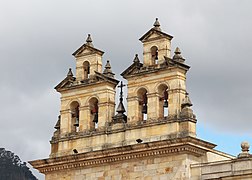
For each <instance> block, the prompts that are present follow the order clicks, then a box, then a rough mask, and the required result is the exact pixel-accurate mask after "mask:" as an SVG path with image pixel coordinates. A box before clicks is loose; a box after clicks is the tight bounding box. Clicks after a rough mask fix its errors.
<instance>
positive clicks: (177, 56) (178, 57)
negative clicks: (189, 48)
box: [173, 47, 185, 63]
mask: <svg viewBox="0 0 252 180" xmlns="http://www.w3.org/2000/svg"><path fill="white" fill-rule="evenodd" d="M173 60H175V61H179V62H182V63H183V62H184V61H185V59H184V58H183V57H182V55H181V51H180V49H179V48H178V47H176V49H175V51H174V56H173Z"/></svg>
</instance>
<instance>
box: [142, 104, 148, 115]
mask: <svg viewBox="0 0 252 180" xmlns="http://www.w3.org/2000/svg"><path fill="white" fill-rule="evenodd" d="M142 113H143V114H147V105H146V104H143V109H142Z"/></svg>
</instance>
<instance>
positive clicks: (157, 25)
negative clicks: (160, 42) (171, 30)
mask: <svg viewBox="0 0 252 180" xmlns="http://www.w3.org/2000/svg"><path fill="white" fill-rule="evenodd" d="M153 26H154V27H153V28H151V29H150V30H149V31H148V32H146V33H145V34H144V35H143V36H142V37H141V38H140V39H139V40H140V41H142V42H144V41H145V40H147V39H148V38H149V37H150V36H151V35H152V34H154V33H155V34H157V35H159V36H160V37H165V38H168V39H170V40H171V39H172V38H173V36H171V35H169V34H166V33H164V32H162V30H161V28H160V23H159V21H158V18H156V20H155V22H154V24H153Z"/></svg>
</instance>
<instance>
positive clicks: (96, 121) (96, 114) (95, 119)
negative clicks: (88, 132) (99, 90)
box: [93, 113, 98, 123]
mask: <svg viewBox="0 0 252 180" xmlns="http://www.w3.org/2000/svg"><path fill="white" fill-rule="evenodd" d="M93 122H94V123H98V113H94V119H93Z"/></svg>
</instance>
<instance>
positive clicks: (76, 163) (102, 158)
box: [29, 137, 215, 173]
mask: <svg viewBox="0 0 252 180" xmlns="http://www.w3.org/2000/svg"><path fill="white" fill-rule="evenodd" d="M214 147H215V145H214V144H211V143H209V142H206V141H202V140H200V139H197V138H193V137H185V138H174V139H169V140H163V141H156V142H149V143H143V144H135V145H128V146H122V147H116V148H111V149H106V150H101V151H94V152H87V153H80V154H75V155H68V156H62V157H57V158H49V159H42V160H36V161H30V162H29V163H30V164H31V165H32V166H33V167H34V168H36V169H38V170H39V171H40V172H41V173H47V172H51V171H59V170H66V169H72V168H78V167H92V166H96V165H99V166H101V165H102V164H107V163H112V162H120V161H127V160H133V159H138V158H144V157H151V156H164V155H171V154H174V153H176V154H177V153H186V154H193V155H195V156H202V155H204V154H205V153H206V152H207V149H212V148H214Z"/></svg>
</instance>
